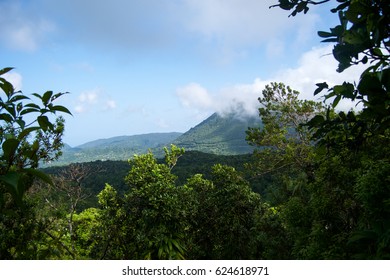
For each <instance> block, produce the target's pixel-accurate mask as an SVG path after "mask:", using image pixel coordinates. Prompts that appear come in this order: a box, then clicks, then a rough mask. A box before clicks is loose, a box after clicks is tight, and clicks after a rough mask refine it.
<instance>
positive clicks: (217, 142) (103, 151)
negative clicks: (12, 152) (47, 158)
mask: <svg viewBox="0 0 390 280" xmlns="http://www.w3.org/2000/svg"><path fill="white" fill-rule="evenodd" d="M260 125H261V121H260V120H259V118H258V117H245V118H243V117H238V116H237V115H234V114H230V115H226V116H221V115H218V114H216V113H215V114H213V115H211V116H210V117H209V118H207V119H206V120H204V121H202V122H201V123H200V124H198V125H197V126H195V127H193V128H191V129H190V130H189V131H187V132H185V133H184V134H182V133H179V132H172V133H150V134H141V135H133V136H118V137H112V138H107V139H99V140H95V141H91V142H88V143H85V144H82V145H80V146H77V147H73V148H72V147H70V146H69V145H65V146H64V148H63V150H62V151H63V155H62V156H61V158H60V159H59V160H58V161H55V162H53V163H51V164H49V165H45V167H47V166H55V165H67V164H70V163H76V162H91V161H97V160H100V161H105V160H128V159H129V158H131V157H133V156H134V154H143V153H147V152H148V150H151V151H152V152H153V153H154V154H155V155H156V156H157V157H163V147H164V146H169V145H170V144H175V145H176V146H179V147H182V148H184V149H185V150H187V151H200V152H203V153H209V154H216V155H239V154H247V153H251V152H252V151H253V147H251V146H249V145H248V144H247V142H246V141H245V136H246V134H245V131H246V130H247V129H248V127H258V126H260Z"/></svg>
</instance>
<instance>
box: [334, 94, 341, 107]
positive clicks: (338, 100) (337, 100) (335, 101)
mask: <svg viewBox="0 0 390 280" xmlns="http://www.w3.org/2000/svg"><path fill="white" fill-rule="evenodd" d="M340 100H341V95H337V96H336V98H335V99H334V100H333V103H332V106H333V108H335V107H336V106H337V105H338V104H339V102H340Z"/></svg>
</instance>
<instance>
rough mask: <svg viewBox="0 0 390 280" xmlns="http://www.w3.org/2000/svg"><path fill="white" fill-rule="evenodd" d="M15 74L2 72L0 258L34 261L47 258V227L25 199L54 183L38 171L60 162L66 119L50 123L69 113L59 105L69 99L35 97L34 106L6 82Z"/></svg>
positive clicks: (0, 80) (59, 94)
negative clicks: (37, 183) (35, 187)
mask: <svg viewBox="0 0 390 280" xmlns="http://www.w3.org/2000/svg"><path fill="white" fill-rule="evenodd" d="M11 70H12V68H4V69H1V70H0V89H1V92H0V144H1V153H0V232H1V234H0V235H1V236H0V237H1V238H0V239H1V242H0V258H1V259H14V258H16V259H30V258H33V259H34V258H39V256H40V253H42V250H41V249H40V248H41V243H40V242H41V241H42V240H43V239H44V237H43V236H42V235H43V228H42V226H43V225H42V224H41V223H39V222H38V221H37V215H38V214H37V209H35V208H34V207H35V205H36V204H35V202H33V201H31V200H23V197H24V194H25V193H26V191H27V190H29V189H30V188H31V186H32V184H33V182H34V179H41V180H44V181H46V182H48V183H52V181H51V179H50V177H48V176H47V175H45V174H44V173H42V172H41V171H39V170H38V169H37V168H38V166H39V163H40V162H42V161H51V160H55V159H57V158H58V157H59V156H60V154H61V151H60V150H61V147H62V135H63V132H64V119H63V118H62V117H61V116H58V117H57V118H56V120H55V121H51V120H50V119H49V115H51V114H57V113H60V112H62V113H68V114H70V112H69V110H68V109H67V108H65V107H63V106H61V105H55V104H54V101H55V100H56V99H58V98H59V97H61V96H62V95H64V94H65V93H57V94H54V93H53V92H52V91H47V92H45V93H44V94H42V95H39V94H37V93H33V94H32V96H33V97H35V98H36V99H38V101H37V102H34V101H31V98H30V97H28V96H26V95H24V94H23V93H22V92H21V91H15V89H14V86H13V85H12V84H11V83H10V82H9V81H7V80H6V79H5V78H4V74H6V73H8V72H9V71H11ZM27 102H28V103H27ZM26 103H27V104H26Z"/></svg>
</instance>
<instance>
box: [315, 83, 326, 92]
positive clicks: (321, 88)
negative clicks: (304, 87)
mask: <svg viewBox="0 0 390 280" xmlns="http://www.w3.org/2000/svg"><path fill="white" fill-rule="evenodd" d="M316 86H317V89H316V90H315V91H314V95H317V94H319V93H320V92H321V91H323V90H324V89H326V88H328V87H329V86H328V84H327V83H326V82H324V83H318V84H316Z"/></svg>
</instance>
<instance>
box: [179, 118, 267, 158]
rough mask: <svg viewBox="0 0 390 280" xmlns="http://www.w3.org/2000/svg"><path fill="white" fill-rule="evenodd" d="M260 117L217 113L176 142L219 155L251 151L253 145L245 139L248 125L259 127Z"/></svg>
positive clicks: (188, 148)
mask: <svg viewBox="0 0 390 280" xmlns="http://www.w3.org/2000/svg"><path fill="white" fill-rule="evenodd" d="M260 125H261V121H260V120H259V118H258V117H245V118H243V117H238V116H237V115H234V114H230V115H227V116H221V115H219V114H217V113H215V114H213V115H211V116H210V117H209V118H207V119H206V120H204V121H203V122H201V123H200V124H198V125H197V126H195V127H194V128H191V129H190V130H189V131H187V132H186V133H184V134H183V135H181V136H179V137H178V138H177V139H176V140H175V141H174V144H175V145H177V146H179V147H183V148H184V149H186V150H188V151H195V150H196V151H201V152H204V153H212V154H217V155H238V154H246V153H251V152H252V151H253V147H251V146H250V145H248V143H247V142H246V140H245V137H246V133H245V132H246V130H247V129H248V127H258V126H260Z"/></svg>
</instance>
